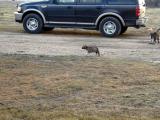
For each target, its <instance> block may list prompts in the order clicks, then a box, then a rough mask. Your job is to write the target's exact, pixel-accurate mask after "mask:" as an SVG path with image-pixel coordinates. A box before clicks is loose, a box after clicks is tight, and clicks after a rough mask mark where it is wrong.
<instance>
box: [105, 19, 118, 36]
mask: <svg viewBox="0 0 160 120" xmlns="http://www.w3.org/2000/svg"><path fill="white" fill-rule="evenodd" d="M103 30H104V32H105V33H106V34H109V35H112V34H114V33H115V32H116V24H115V23H114V22H112V21H108V22H106V23H105V24H104V25H103Z"/></svg>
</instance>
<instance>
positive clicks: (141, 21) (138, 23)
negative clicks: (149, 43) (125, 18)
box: [136, 17, 147, 27]
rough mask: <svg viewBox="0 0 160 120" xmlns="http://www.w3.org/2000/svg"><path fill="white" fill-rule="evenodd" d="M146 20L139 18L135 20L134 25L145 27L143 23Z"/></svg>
mask: <svg viewBox="0 0 160 120" xmlns="http://www.w3.org/2000/svg"><path fill="white" fill-rule="evenodd" d="M146 22H147V18H146V17H144V18H139V19H138V20H136V25H137V26H139V27H145V24H146Z"/></svg>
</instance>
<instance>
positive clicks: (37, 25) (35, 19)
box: [23, 14, 43, 34]
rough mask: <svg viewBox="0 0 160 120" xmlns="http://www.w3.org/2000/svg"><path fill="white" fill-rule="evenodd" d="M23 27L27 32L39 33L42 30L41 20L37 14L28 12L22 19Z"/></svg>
mask: <svg viewBox="0 0 160 120" xmlns="http://www.w3.org/2000/svg"><path fill="white" fill-rule="evenodd" d="M23 28H24V30H25V31H26V32H27V33H32V34H37V33H41V32H42V30H43V29H42V28H43V20H42V18H41V17H40V16H39V15H37V14H28V15H26V16H25V17H24V19H23Z"/></svg>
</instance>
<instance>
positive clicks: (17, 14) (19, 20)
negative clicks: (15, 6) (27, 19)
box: [14, 12, 23, 22]
mask: <svg viewBox="0 0 160 120" xmlns="http://www.w3.org/2000/svg"><path fill="white" fill-rule="evenodd" d="M14 15H15V21H16V22H22V16H23V13H18V12H15V13H14Z"/></svg>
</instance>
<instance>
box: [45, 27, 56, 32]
mask: <svg viewBox="0 0 160 120" xmlns="http://www.w3.org/2000/svg"><path fill="white" fill-rule="evenodd" d="M53 29H54V28H53V27H43V31H52V30H53Z"/></svg>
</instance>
